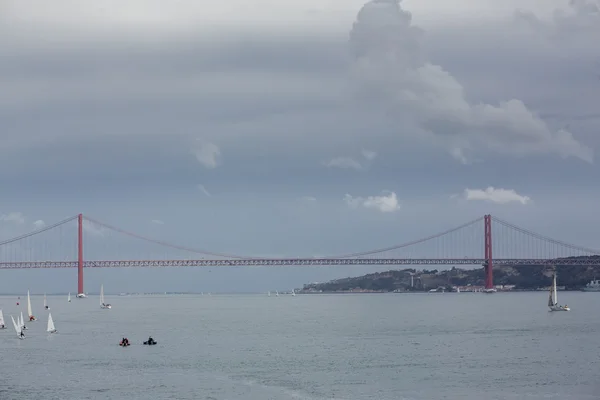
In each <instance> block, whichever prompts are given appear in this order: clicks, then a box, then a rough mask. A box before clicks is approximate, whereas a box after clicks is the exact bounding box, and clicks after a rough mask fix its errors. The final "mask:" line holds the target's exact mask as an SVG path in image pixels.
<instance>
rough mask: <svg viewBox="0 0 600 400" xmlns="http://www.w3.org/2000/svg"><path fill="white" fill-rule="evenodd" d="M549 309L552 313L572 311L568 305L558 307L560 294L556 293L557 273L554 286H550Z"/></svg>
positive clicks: (553, 280)
mask: <svg viewBox="0 0 600 400" xmlns="http://www.w3.org/2000/svg"><path fill="white" fill-rule="evenodd" d="M548 307H549V308H550V311H571V309H570V308H569V307H568V306H567V305H564V306H561V305H558V293H557V292H556V272H555V273H554V276H553V277H552V286H550V294H549V296H548Z"/></svg>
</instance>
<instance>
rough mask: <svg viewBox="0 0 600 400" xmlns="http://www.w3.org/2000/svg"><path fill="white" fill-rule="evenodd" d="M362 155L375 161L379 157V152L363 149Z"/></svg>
mask: <svg viewBox="0 0 600 400" xmlns="http://www.w3.org/2000/svg"><path fill="white" fill-rule="evenodd" d="M362 155H363V157H364V158H365V159H366V160H368V161H373V160H374V159H375V157H377V153H376V152H374V151H372V150H363V151H362Z"/></svg>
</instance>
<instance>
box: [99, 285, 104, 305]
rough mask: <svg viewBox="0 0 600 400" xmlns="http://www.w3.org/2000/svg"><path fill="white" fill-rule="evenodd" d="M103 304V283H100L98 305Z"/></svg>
mask: <svg viewBox="0 0 600 400" xmlns="http://www.w3.org/2000/svg"><path fill="white" fill-rule="evenodd" d="M103 304H104V285H100V305H103Z"/></svg>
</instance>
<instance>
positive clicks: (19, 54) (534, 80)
mask: <svg viewBox="0 0 600 400" xmlns="http://www.w3.org/2000/svg"><path fill="white" fill-rule="evenodd" d="M439 3H440V2H439V1H434V0H418V1H417V0H412V1H411V0H404V1H402V2H400V3H398V1H394V0H372V1H370V2H368V3H366V4H365V3H364V2H363V1H359V0H320V1H316V0H303V1H293V0H288V1H285V2H281V1H273V0H255V1H253V2H247V1H242V0H229V1H226V2H212V3H207V2H199V1H193V0H189V1H188V0H181V1H178V2H172V3H165V2H164V1H149V0H145V1H138V0H130V1H128V2H126V4H125V3H123V2H118V1H104V2H102V5H100V4H95V5H90V4H87V3H86V4H83V3H82V2H80V1H76V0H56V1H54V2H52V4H51V5H50V4H48V3H46V2H41V1H37V0H4V1H2V3H0V59H1V60H2V61H1V62H0V87H1V89H2V90H0V121H1V124H2V127H1V129H0V185H1V187H2V191H1V193H2V196H1V198H0V239H6V238H10V237H12V236H15V235H18V234H21V233H24V232H26V231H28V230H32V229H34V228H36V227H41V226H43V225H44V224H51V223H53V222H56V221H59V220H62V219H64V218H67V217H70V216H72V215H76V214H77V213H79V212H83V213H84V214H86V215H90V216H92V217H93V218H96V219H98V220H101V221H103V222H106V223H109V224H111V225H115V226H118V227H121V228H124V229H127V230H129V231H133V232H137V233H141V234H145V235H148V236H151V237H155V238H158V239H161V240H167V241H169V242H174V243H176V244H181V245H185V246H191V247H195V248H202V249H207V250H212V251H215V252H223V253H232V254H243V255H267V256H285V255H292V256H300V255H308V256H312V255H335V254H345V253H351V252H356V251H361V250H370V249H372V248H378V247H386V246H391V245H394V244H398V243H403V242H406V241H409V240H412V239H417V238H419V237H423V236H428V235H430V234H432V233H435V232H438V231H443V230H445V229H448V228H450V227H453V226H455V225H459V224H461V223H464V222H467V221H469V220H472V219H474V218H477V217H479V216H483V215H484V214H485V213H491V214H493V215H496V216H498V217H501V218H503V219H505V220H508V221H510V222H513V223H516V224H518V225H521V226H523V227H525V228H528V229H531V230H534V231H538V232H540V233H543V234H545V235H547V236H551V237H556V238H558V239H562V240H565V241H568V242H574V243H576V244H580V245H582V246H587V247H591V248H600V243H599V242H600V230H599V229H598V228H597V226H599V225H600V215H599V214H598V213H597V199H598V194H599V190H600V189H599V185H598V182H600V170H599V169H598V167H597V162H596V158H597V155H596V150H597V149H598V147H599V144H600V136H599V135H598V132H599V128H600V110H599V109H598V104H600V47H599V46H598V44H597V40H596V38H598V37H600V12H599V3H598V1H590V0H587V1H586V0H579V1H576V0H572V1H571V2H569V1H567V0H564V1H562V0H561V1H559V0H527V1H524V0H520V1H516V0H510V1H503V2H498V1H493V0H460V1H453V2H447V3H448V4H447V5H442V6H440V5H439ZM570 3H572V4H570ZM69 229H72V232H73V234H76V232H75V230H73V229H74V227H72V226H70V227H69ZM91 229H92V227H90V228H89V230H88V233H89V232H91V231H90V230H91ZM64 235H65V234H64V232H63V233H62V236H64ZM115 241H116V239H115V240H114V241H113V242H115ZM97 243H101V241H100V240H97ZM111 243H112V242H111ZM127 243H128V242H126V241H123V242H122V243H121V244H120V245H119V246H121V248H122V247H127V248H129V245H128V244H127ZM98 246H102V245H101V244H99V245H98ZM119 246H116V247H115V248H110V247H109V246H107V245H104V247H102V251H103V252H104V253H103V254H106V258H119V256H120V255H121V256H123V255H122V253H119V251H121V250H120V249H119V248H118V247H119ZM90 251H93V249H91V250H90ZM96 251H99V250H97V249H96ZM140 251H141V250H140ZM161 251H163V250H161ZM482 251H483V250H482ZM143 256H144V255H142V254H140V257H143ZM382 269H385V268H382ZM373 270H376V269H374V268H353V269H344V268H323V269H310V270H280V269H278V270H272V271H269V270H266V269H257V270H252V269H245V270H239V271H237V272H234V271H226V272H216V271H214V269H213V270H212V272H208V271H200V270H187V271H183V270H180V271H179V272H177V273H173V271H143V270H138V271H126V272H123V271H120V272H118V273H117V274H115V272H116V271H112V272H111V271H107V270H99V271H94V272H90V276H91V277H92V279H91V280H89V281H88V283H89V284H90V286H95V285H99V282H100V281H103V282H105V283H106V282H109V288H110V290H107V291H124V290H126V288H127V287H128V285H131V287H130V288H131V289H134V288H135V289H146V290H161V289H163V288H164V289H165V290H175V289H182V290H184V289H188V290H189V289H192V288H193V289H197V290H205V291H211V290H212V291H218V290H225V289H227V288H230V289H232V290H240V289H241V288H244V287H249V286H251V289H252V290H268V289H269V288H279V289H282V288H291V287H293V286H296V287H297V286H300V285H301V284H302V283H305V282H308V281H315V280H323V279H329V278H333V277H338V276H347V275H355V274H360V273H363V272H368V271H373ZM234 274H237V275H234ZM2 275H3V279H2V280H0V291H6V290H8V289H9V288H13V287H15V285H17V286H18V287H19V288H21V286H22V288H21V289H23V288H26V286H27V285H29V286H31V287H35V288H36V289H37V290H40V291H43V290H46V291H48V292H51V291H53V288H56V290H69V289H70V288H72V286H73V284H74V282H75V281H74V278H73V280H72V282H71V281H70V280H71V279H72V277H73V271H62V272H58V271H35V272H23V271H14V272H4V271H3V272H2ZM4 275H5V276H6V277H7V279H4ZM123 276H127V277H128V279H126V280H123V279H122V277H123ZM142 276H143V277H145V278H143V279H141V278H140V277H142ZM24 277H27V278H24ZM65 277H68V278H65ZM234 277H238V278H237V279H235V282H234V283H230V282H228V281H229V280H232V279H234ZM134 279H141V283H137V285H133V284H132V283H131V282H133V280H134ZM24 280H27V282H23V281H24ZM48 280H50V281H51V282H53V288H47V282H48ZM193 281H196V283H194V284H191V283H190V282H193ZM134 286H135V287H134ZM167 286H168V287H167ZM109 288H107V289H109ZM86 289H88V290H90V291H91V290H97V289H95V288H94V287H88V288H86Z"/></svg>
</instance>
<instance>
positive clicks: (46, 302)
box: [44, 293, 48, 310]
mask: <svg viewBox="0 0 600 400" xmlns="http://www.w3.org/2000/svg"><path fill="white" fill-rule="evenodd" d="M47 308H48V301H47V300H46V293H44V310H46V309H47Z"/></svg>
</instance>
